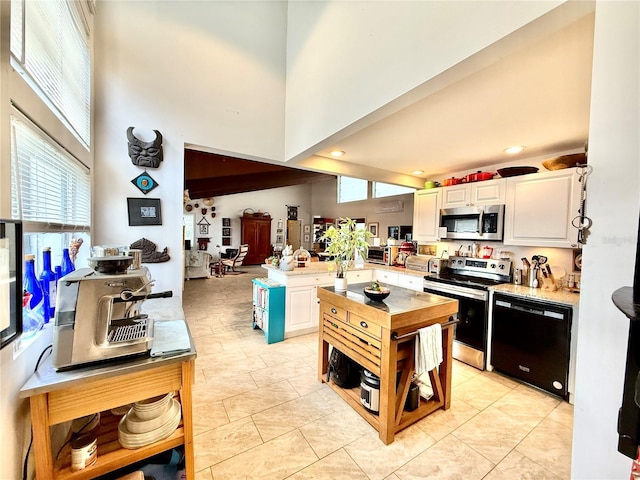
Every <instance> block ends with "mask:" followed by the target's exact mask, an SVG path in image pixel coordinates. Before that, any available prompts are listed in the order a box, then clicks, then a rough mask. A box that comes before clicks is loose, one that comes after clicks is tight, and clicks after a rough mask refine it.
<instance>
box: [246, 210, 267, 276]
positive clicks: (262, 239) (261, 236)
mask: <svg viewBox="0 0 640 480" xmlns="http://www.w3.org/2000/svg"><path fill="white" fill-rule="evenodd" d="M240 238H241V241H240V243H243V244H244V243H246V244H247V245H249V253H247V256H246V257H245V259H244V262H243V263H244V264H246V265H258V264H261V263H264V259H265V258H267V257H268V256H270V255H271V217H253V216H243V217H240Z"/></svg>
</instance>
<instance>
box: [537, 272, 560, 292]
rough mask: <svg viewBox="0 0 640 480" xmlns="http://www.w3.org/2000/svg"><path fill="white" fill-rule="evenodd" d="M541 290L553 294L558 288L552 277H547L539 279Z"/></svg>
mask: <svg viewBox="0 0 640 480" xmlns="http://www.w3.org/2000/svg"><path fill="white" fill-rule="evenodd" d="M539 280H540V283H541V288H542V289H543V290H548V291H550V292H555V291H556V290H558V286H557V285H556V280H555V278H553V275H549V276H548V277H541V278H540V279H539Z"/></svg>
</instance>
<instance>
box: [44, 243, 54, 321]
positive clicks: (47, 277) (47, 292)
mask: <svg viewBox="0 0 640 480" xmlns="http://www.w3.org/2000/svg"><path fill="white" fill-rule="evenodd" d="M40 284H41V285H42V292H43V293H44V313H45V318H44V323H49V321H50V320H51V319H52V318H53V316H54V315H55V313H56V293H57V287H56V285H57V284H56V274H55V273H53V271H52V270H51V248H50V247H44V248H43V249H42V272H41V273H40Z"/></svg>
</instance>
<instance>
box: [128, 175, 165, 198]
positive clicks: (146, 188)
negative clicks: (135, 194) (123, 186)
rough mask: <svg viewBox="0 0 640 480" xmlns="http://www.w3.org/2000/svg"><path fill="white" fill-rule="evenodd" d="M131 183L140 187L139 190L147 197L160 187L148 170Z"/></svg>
mask: <svg viewBox="0 0 640 480" xmlns="http://www.w3.org/2000/svg"><path fill="white" fill-rule="evenodd" d="M131 183H133V184H134V185H135V186H136V187H138V190H140V191H141V192H142V193H144V194H145V195H146V194H147V193H149V192H150V191H151V190H153V189H154V188H156V187H157V186H158V185H159V183H158V182H156V181H155V180H154V179H153V178H152V177H151V175H149V173H148V172H147V171H146V170H145V171H144V172H142V173H141V174H140V175H138V176H137V177H136V178H134V179H133V180H131Z"/></svg>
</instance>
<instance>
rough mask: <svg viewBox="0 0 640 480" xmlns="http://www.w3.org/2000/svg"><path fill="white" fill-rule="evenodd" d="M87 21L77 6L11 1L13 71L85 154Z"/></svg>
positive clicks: (55, 0) (59, 0)
mask: <svg viewBox="0 0 640 480" xmlns="http://www.w3.org/2000/svg"><path fill="white" fill-rule="evenodd" d="M89 16H90V15H89V14H88V12H87V11H86V10H85V4H84V2H79V1H65V0H29V1H24V0H12V1H11V56H12V60H13V63H14V66H15V67H16V69H17V70H19V71H20V72H21V73H22V74H23V76H24V77H25V79H26V80H27V81H28V83H29V84H30V85H31V86H32V88H34V90H35V91H36V92H37V93H38V95H39V96H40V97H41V98H42V99H43V100H44V101H45V103H47V105H48V106H49V107H50V108H51V109H52V111H53V112H54V113H56V115H58V117H59V118H60V119H61V120H62V121H63V122H64V123H65V124H66V125H67V126H68V127H69V128H70V130H71V131H72V132H73V133H74V134H75V135H76V136H77V137H78V138H79V139H80V140H81V141H82V143H83V144H84V145H85V147H87V148H88V147H89V145H90V132H91V114H90V113H91V52H90V48H89V46H90V28H89V25H90V23H89V21H88V18H89Z"/></svg>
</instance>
